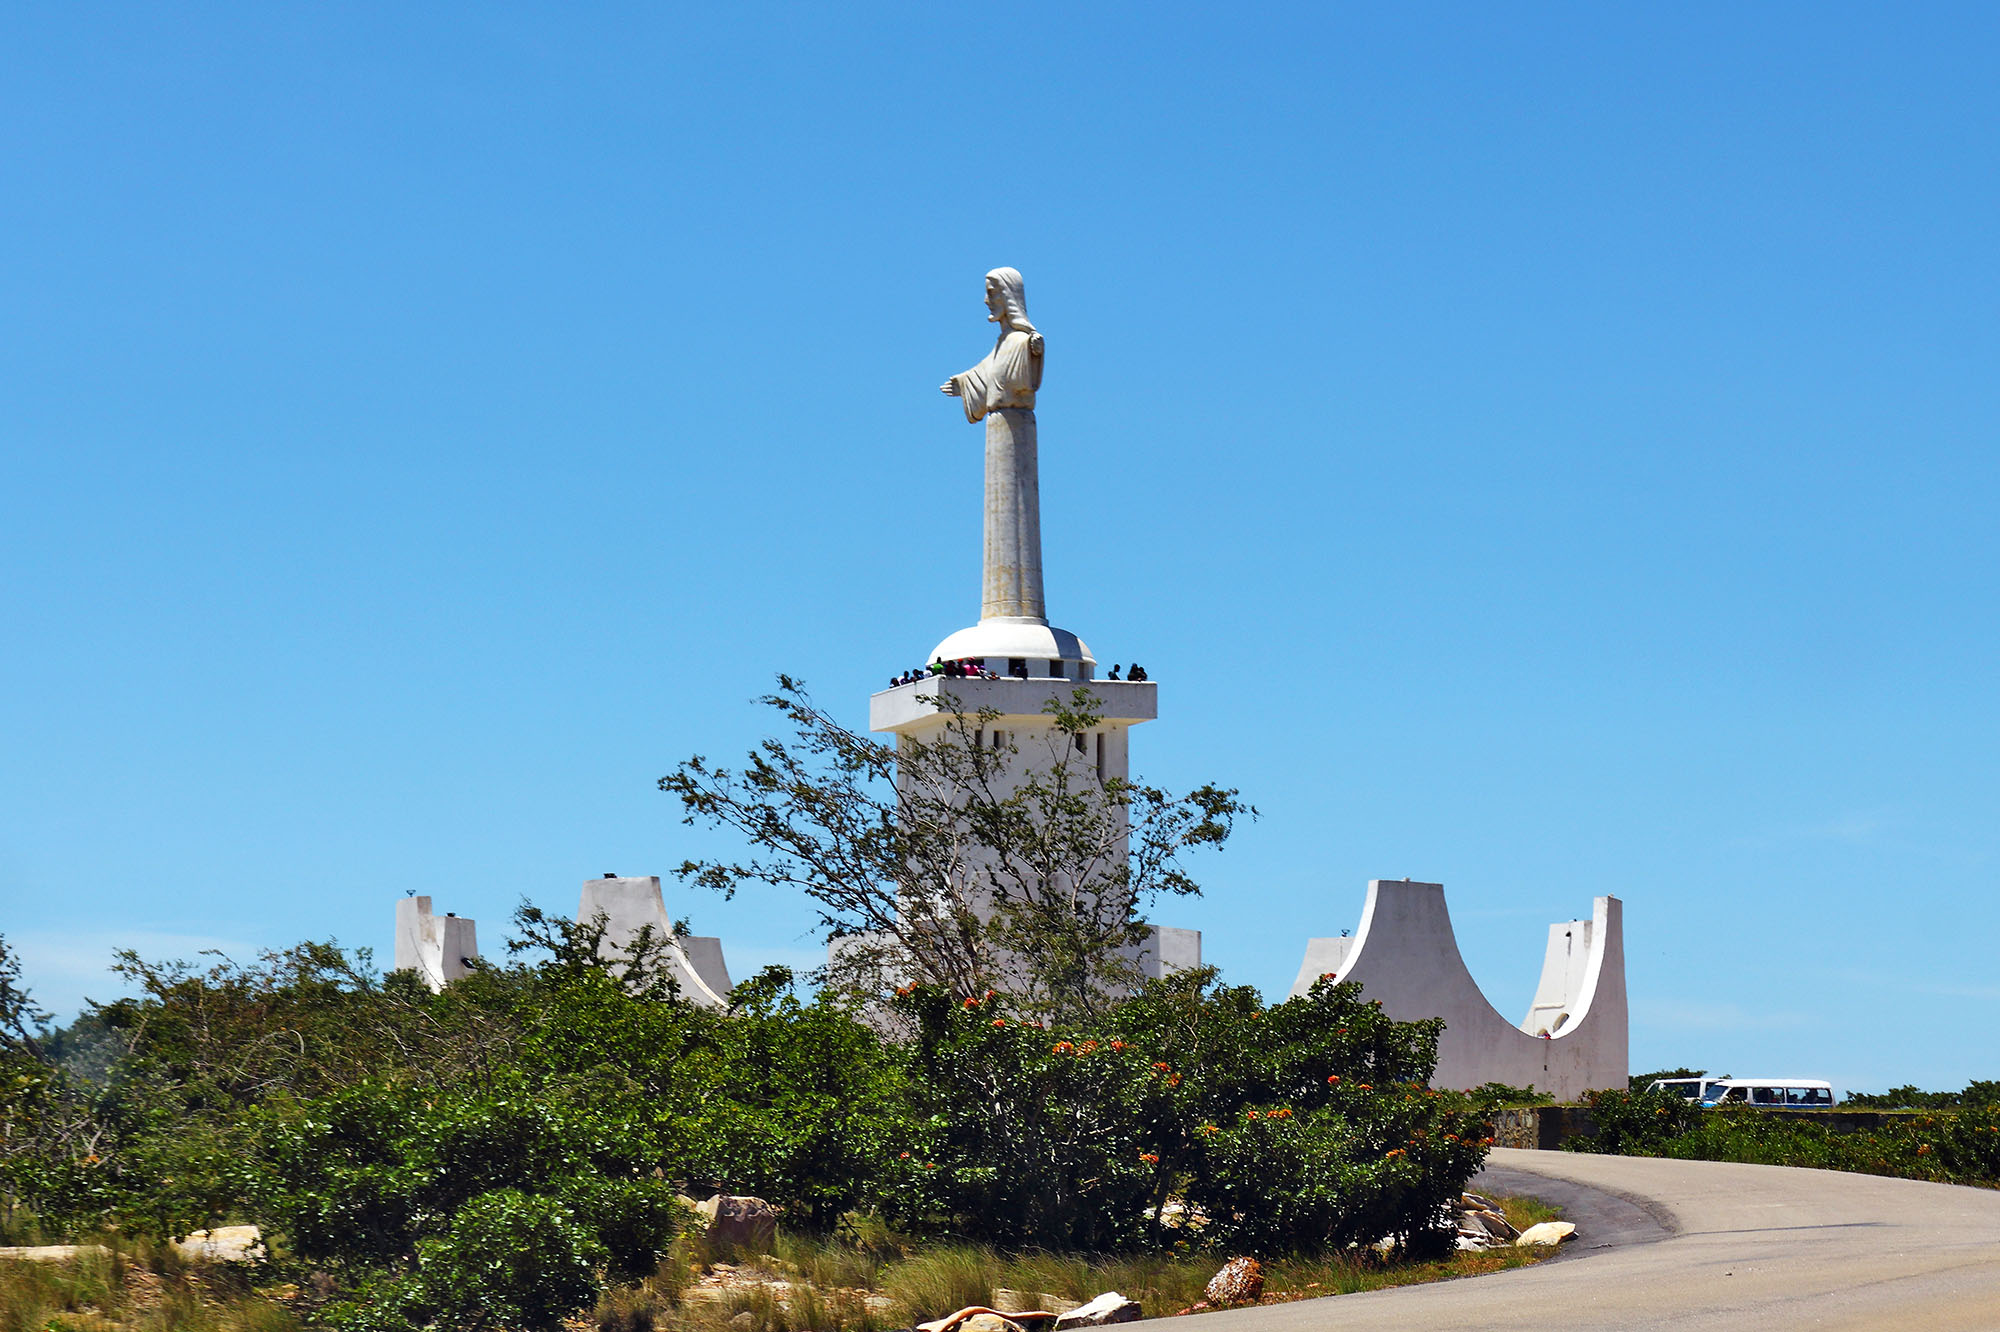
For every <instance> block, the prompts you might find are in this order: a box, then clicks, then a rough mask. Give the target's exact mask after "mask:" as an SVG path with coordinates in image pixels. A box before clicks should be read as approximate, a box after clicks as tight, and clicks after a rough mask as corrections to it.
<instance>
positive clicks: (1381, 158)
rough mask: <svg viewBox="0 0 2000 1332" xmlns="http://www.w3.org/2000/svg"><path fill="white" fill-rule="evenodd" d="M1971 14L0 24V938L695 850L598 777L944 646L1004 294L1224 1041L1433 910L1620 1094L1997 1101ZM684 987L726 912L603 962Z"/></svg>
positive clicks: (443, 901) (1977, 72) (517, 881)
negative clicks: (1413, 890)
mask: <svg viewBox="0 0 2000 1332" xmlns="http://www.w3.org/2000/svg"><path fill="white" fill-rule="evenodd" d="M1996 38H2000V19H1996V16H1995V14H1994V11H1992V10H1991V9H1990V8H1988V7H1983V6H1957V7H1954V6H1947V5H1939V6H1925V7H1922V8H1921V10H1912V9H1911V8H1909V7H1900V8H1898V9H1895V10H1888V9H1880V8H1873V9H1870V8H1862V7H1855V6H1839V5H1818V4H1815V5H1773V6H1757V7H1747V8H1746V7H1743V6H1734V5H1712V6H1691V7H1681V8H1679V9H1677V10H1675V11H1672V12H1668V11H1646V10H1641V9H1638V8H1635V7H1630V6H1619V7H1608V6H1591V5H1572V6H1562V5H1551V6H1537V7H1533V8H1529V9H1522V10H1517V11H1515V12H1512V13H1501V12H1496V11H1495V10H1494V9H1493V8H1492V7H1485V6H1463V7H1459V6H1418V5H1409V6H1394V7H1387V6H1384V7H1380V8H1377V9H1371V10H1364V9H1359V8H1345V7H1327V6H1300V7H1292V8H1287V7H1266V8H1261V9H1244V8H1240V7H1239V8H1234V9H1230V8H1227V7H1225V8H1223V9H1218V8H1217V7H1214V6H1172V5H1149V6H1143V7H1139V6H1101V7H1090V9H1089V11H1088V13H1086V14H1084V15H1083V16H1082V17H1078V16H1076V15H1074V14H1066V13H1063V12H1061V11H1060V10H1059V9H1057V8H1055V7H1029V8H1028V9H1026V10H1025V11H1009V12H1007V13H1005V14H992V15H989V14H987V13H986V12H985V11H974V10H965V11H959V12H952V11H948V10H940V9H938V8H937V7H934V6H910V7H884V6H875V7H868V8H866V9H857V8H854V7H844V8H841V9H838V10H836V9H834V8H832V7H822V8H820V9H809V8H806V7H760V6H754V5H741V6H702V7H687V8H686V9H685V10H681V11H671V10H668V9H666V8H664V7H655V6H634V7H629V8H620V7H613V6H595V7H564V8H558V7H555V6H549V7H545V8H539V7H526V6H512V5H500V4H479V5H464V6H449V5H438V6H427V7H411V6H359V5H356V6H344V7H333V6H315V7H302V6H282V7H280V6H179V7H170V8H162V7H145V8H142V7H136V6H135V7H118V6H95V5H82V4H79V5H65V6H36V7H29V6H15V7H11V8H9V9H8V10H6V11H5V12H4V13H0V247H3V249H0V252H4V254H5V256H6V258H5V261H4V262H0V463H3V464H4V471H0V628H4V638H0V642H4V644H5V647H6V650H5V651H4V652H0V728H4V729H0V933H4V934H5V935H6V936H7V937H8V938H9V939H10V940H11V941H13V942H14V943H16V944H17V945H18V946H19V948H20V949H21V951H22V953H23V954H24V956H25V957H26V959H27V963H28V968H29V979H30V981H31V982H32V983H33V984H34V985H35V987H36V990H37V992H38V994H40V995H41V996H42V997H43V998H44V999H45V1000H46V1001H48V1002H49V1003H50V1005H51V1006H54V1007H57V1008H58V1009H61V1010H63V1011H65V1013H67V1012H71V1011H74V1009H75V1007H76V1005H77V1004H78V1003H79V1002H80V1001H81V998H82V996H83V995H85V994H90V995H93V996H98V997H103V996H105V995H108V994H109V993H111V992H112V985H111V982H110V981H109V979H108V978H107V977H106V976H105V974H104V970H103V968H104V965H105V963H106V961H107V960H108V958H109V954H110V950H111V949H112V948H114V947H117V946H121V945H127V944H129V945H133V946H137V947H139V948H141V949H142V951H147V952H151V953H155V954H160V953H166V954H173V953H180V954H186V953H189V952H191V951H192V950H195V949H198V948H202V947H208V946H215V947H222V948H225V949H229V950H234V951H236V952H238V953H248V952H250V951H254V950H255V949H256V948H258V947H264V946H278V945H283V944H287V943H290V942H293V941H296V940H298V939H300V938H303V937H326V936H334V937H337V938H338V939H340V940H341V941H342V942H344V943H348V944H367V945H372V946H374V947H375V948H376V949H377V951H378V954H386V952H387V950H388V945H389V934H390V929H389V927H390V922H391V919H392V908H393V904H394V902H395V900H396V899H397V898H399V897H401V896H402V895H403V894H404V893H405V892H406V891H411V890H414V891H418V892H423V893H428V894H431V895H432V896H433V897H434V899H435V900H436V902H437V905H438V907H439V909H441V910H442V909H452V910H456V911H458V912H459V913H460V914H463V915H471V916H474V917H477V918H478V920H479V922H480V927H481V938H482V942H483V943H484V945H485V946H486V948H487V949H488V950H489V951H493V950H496V949H497V948H498V946H499V944H500V942H501V940H502V938H503V937H504V933H505V919H506V917H507V915H508V913H509V912H510V911H511V910H512V908H513V906H514V904H515V903H516V902H517V901H519V900H520V899H521V898H522V897H523V896H527V897H531V898H533V899H534V900H536V901H537V902H539V903H542V904H545V905H550V906H556V907H573V904H574V902H575V899H576V892H577V886H578V884H579V883H580V881H581V880H582V879H584V878H585V877H588V876H591V875H595V874H600V873H603V872H605V871H607V870H615V871H618V872H620V873H626V874H644V873H662V874H665V873H667V872H668V871H669V869H670V867H671V866H672V865H673V864H675V863H678V861H679V860H681V859H682V858H683V856H685V855H687V854H689V853H691V852H694V851H697V850H700V849H702V848H704V847H707V846H712V845H714V842H713V841H712V840H709V839H705V838H704V837H703V836H701V835H700V834H698V833H696V832H694V831H692V830H689V829H686V828H683V827H682V826H680V825H679V823H678V822H677V819H676V817H675V815H674V811H673V809H672V808H671V807H670V806H669V804H668V802H667V799H666V797H664V796H662V795H660V794H659V793H658V792H657V791H655V790H654V787H653V783H654V780H655V779H656V778H657V777H658V776H659V775H660V774H662V773H664V772H666V771H668V770H669V769H670V768H671V767H672V766H673V764H674V763H675V762H676V761H677V760H678V759H680V758H682V757H684V756H686V755H688V754H691V753H697V752H699V753H704V754H708V755H711V756H715V757H725V756H731V755H735V754H738V753H740V752H741V751H742V750H743V749H744V748H746V747H747V746H748V745H749V744H750V743H752V742H753V741H754V740H755V739H756V738H757V737H759V736H760V735H761V734H762V733H763V729H764V726H765V723H764V720H763V718H762V717H761V716H760V715H759V712H758V710H757V709H756V708H755V707H754V706H753V705H752V703H751V702H750V699H751V697H752V696H753V695H754V694H756V693H758V692H759V691H760V690H762V689H763V688H765V687H767V685H768V684H769V682H770V678H771V676H772V674H773V673H774V672H776V671H778V670H785V671H788V672H790V673H793V674H795V675H799V676H803V677H804V678H805V679H806V680H807V681H808V682H809V683H810V684H811V686H812V688H813V690H814V692H815V694H816V695H817V696H818V697H819V698H821V699H822V700H823V701H825V702H827V703H828V704H830V705H832V706H833V707H834V708H835V709H836V710H838V711H840V712H841V713H842V715H844V716H846V717H848V718H850V719H851V720H852V721H853V722H854V723H855V724H857V725H860V724H864V723H865V718H866V697H867V694H868V693H869V692H870V691H871V690H872V689H874V688H877V687H879V686H880V684H881V683H882V682H883V681H884V680H885V679H886V678H887V677H888V676H889V675H890V674H891V673H893V672H894V671H895V670H897V669H900V668H901V667H903V666H905V665H907V664H908V663H910V662H912V661H914V660H917V659H919V658H920V657H921V656H922V655H923V654H924V653H925V652H926V651H927V650H928V649H929V647H930V646H931V645H932V644H934V643H935V642H936V641H937V640H938V639H940V638H942V637H943V636H944V635H945V634H946V633H947V632H949V631H951V630H952V629H955V628H958V627H960V626H961V625H963V624H965V623H969V622H970V621H971V620H972V619H974V618H976V615H977V608H978V586H977V579H978V568H977V566H978V559H979V485H980V461H979V438H980V436H979V432H978V430H977V429H976V428H974V427H969V426H967V425H966V424H965V423H964V421H963V419H962V417H960V415H959V413H958V411H957V409H956V407H955V406H954V405H953V404H951V403H949V402H947V401H945V400H944V399H942V398H941V397H940V396H939V395H938V393H937V390H936V385H937V384H938V382H939V381H940V380H941V379H943V378H944V376H945V375H947V374H949V373H950V372H952V371H954V370H958V369H962V368H964V366H966V365H969V364H970V363H971V362H972V361H973V360H975V359H977V357H978V355H979V354H980V353H981V352H982V351H983V349H984V347H985V345H986V344H987V343H988V341H989V339H990V334H989V332H988V330H987V326H986V325H985V324H984V323H983V322H982V321H983V314H984V312H983V310H982V308H981V305H980V281H979V279H980V274H982V273H983V272H984V271H985V270H986V269H988V268H991V267H993V266H995V265H998V264H1011V265H1014V266H1015V267H1018V268H1020V269H1021V270H1022V271H1023V272H1024V273H1025V274H1026V275H1027V280H1028V295H1029V303H1030V309H1031V311H1032V313H1033V315H1034V318H1035V320H1036V322H1037V323H1038V325H1039V326H1040V327H1041V328H1042V330H1043V331H1044V332H1045V333H1046V334H1047V336H1048V345H1049V363H1050V368H1049V371H1048V378H1047V382H1046V384H1045V386H1044V391H1043V395H1042V402H1041V410H1040V416H1041V431H1042V455H1043V469H1044V470H1043V481H1042V485H1043V501H1044V513H1043V530H1044V533H1045V538H1046V544H1047V550H1046V564H1047V569H1048V591H1049V603H1050V608H1051V614H1052V616H1053V617H1054V618H1055V619H1056V621H1057V622H1058V623H1060V624H1063V625H1064V626H1066V627H1068V628H1071V629H1074V630H1075V631H1077V632H1079V633H1080V634H1082V635H1083V636H1084V637H1085V638H1086V639H1087V640H1088V641H1089V642H1090V643H1091V644H1092V646H1093V647H1094V648H1095V649H1096V651H1097V652H1098V654H1099V656H1100V657H1102V658H1103V659H1104V660H1105V661H1106V662H1107V663H1108V662H1110V661H1114V660H1116V661H1130V660H1131V659H1133V658H1134V657H1136V658H1138V659H1139V660H1141V661H1143V662H1144V663H1145V664H1146V665H1147V667H1148V668H1149V670H1150V671H1151V672H1152V674H1153V677H1154V678H1155V679H1156V680H1158V681H1159V682H1160V696H1161V718H1160V720H1159V721H1158V722H1156V723H1151V724H1149V725H1147V726H1146V727H1145V728H1144V729H1143V730H1142V731H1140V732H1139V733H1138V734H1137V735H1136V736H1135V742H1134V755H1135V766H1136V768H1137V769H1138V770H1139V771H1140V772H1141V773H1143V774H1144V775H1146V776H1148V777H1151V778H1153V779H1155V780H1158V781H1161V782H1164V783H1167V784H1170V785H1180V786H1186V785H1190V784H1193V783H1195V782H1198V781H1201V780H1208V779H1214V780H1220V781H1225V782H1228V783H1231V784H1234V785H1238V786H1240V787H1241V788H1242V789H1243V790H1244V792H1245V793H1246V795H1248V796H1249V797H1250V798H1251V799H1252V800H1254V801H1255V803H1257V804H1258V805H1259V806H1260V807H1261V808H1262V810H1263V813H1264V817H1263V819H1262V820H1261V821H1260V822H1258V823H1257V824H1255V825H1253V826H1251V827H1249V828H1246V829H1245V830H1244V831H1243V832H1242V833H1241V835H1240V836H1239V838H1238V839H1237V841H1236V843H1235V844H1233V845H1232V846H1231V847H1230V848H1229V849H1228V850H1227V851H1226V852H1225V853H1224V854H1222V855H1220V856H1216V857H1212V858H1210V859H1209V860H1207V861H1205V862H1203V863H1202V864H1201V865H1200V869H1201V870H1202V873H1203V877H1204V880H1205V882H1206V883H1207V885H1208V894H1207V896H1206V897H1205V898H1204V899H1203V900H1201V901H1198V902H1176V903H1172V904H1169V906H1168V907H1167V908H1166V909H1164V910H1162V911H1161V912H1159V913H1158V914H1159V916H1160V918H1162V919H1164V920H1166V921H1168V922H1169V923H1175V924H1185V925H1192V926H1198V927H1200V928H1201V929H1203V930H1204V931H1205V932H1206V933H1205V945H1206V950H1207V955H1208V957H1209V959H1210V960H1212V961H1214V962H1217V963H1219V964H1220V965H1221V966H1222V967H1223V968H1224V971H1225V974H1226V975H1227V976H1228V977H1229V978H1230V979H1232V980H1236V981H1240V982H1247V983H1251V984H1255V985H1257V986H1259V987H1260V988H1262V989H1264V990H1265V992H1266V993H1267V994H1273V993H1281V992H1282V991H1283V989H1284V988H1285V987H1286V986H1287V985H1288V984H1289V982H1290V980H1291V978H1292V975H1293V974H1294V972H1295V971H1296V969H1297V967H1298V964H1299V959H1300V954H1301V952H1302V949H1303V945H1304V941H1305V939H1306V937H1307V936H1308V935H1312V934H1333V933H1337V932H1338V931H1339V930H1340V929H1341V928H1343V927H1347V928H1351V927H1352V926H1353V925H1354V924H1355V923H1356V918H1357V916H1358V914H1359V911H1360V908H1361V903H1362V898H1363V893H1364V888H1365V884H1366V881H1367V880H1368V879H1369V878H1372V877H1385V878H1386V877H1395V878H1400V877H1403V876H1406V875H1407V876H1411V877H1414V878H1419V879H1432V880H1440V881H1442V882H1444V883H1445V884H1446V886H1447V890H1448V892H1449V896H1450V901H1451V905H1452V908H1453V912H1454V917H1455V919H1456V921H1457V923H1458V927H1459V933H1460V936H1461V941H1462V943H1463V945H1464V948H1465V952H1466V955H1467V959H1468V961H1469V963H1470V965H1471V967H1472V970H1473V974H1474V975H1475V976H1476V977H1477V978H1478V979H1479V980H1480V981H1481V982H1482V984H1483V985H1484V986H1485V987H1486V989H1487V991H1488V993H1489V995H1490V996H1491V997H1492V998H1493V999H1494V1000H1495V1002H1496V1003H1497V1004H1498V1005H1499V1006H1500V1007H1501V1008H1502V1009H1503V1011H1507V1012H1510V1013H1518V1012H1522V1011H1525V1009H1526V1007H1527V1003H1528V1000H1529V997H1530V994H1531V992H1532V990H1533V986H1534V980H1535V970H1536V968H1537V966H1538V964H1539V958H1540V949H1541V942H1542V939H1543V936H1544V932H1545V929H1546V925H1547V923H1548V922H1549V921H1552V920H1559V919H1566V918H1568V917H1570V916H1574V915H1587V914H1588V912H1589V907H1590V899H1591V897H1592V896H1593V895H1594V894H1598V893H1605V892H1610V893H1615V894H1617V895H1619V896H1621V897H1622V898H1623V899H1624V900H1625V902H1626V904H1627V907H1626V910H1627V917H1626V919H1627V929H1628V956H1629V966H1630V982H1631V989H1632V995H1633V1026H1632V1050H1633V1061H1634V1065H1635V1068H1647V1067H1653V1066H1655V1065H1659V1064H1675V1063H1682V1062H1690V1063H1693V1064H1695V1065H1697V1066H1702V1067H1707V1068H1710V1069H1712V1070H1715V1071H1733V1072H1736V1073H1738V1074H1756V1073H1787V1074H1806V1075H1819V1076H1827V1077H1830V1078H1832V1079H1834V1080H1835V1081H1836V1082H1837V1083H1839V1084H1841V1085H1843V1086H1849V1087H1880V1086H1884V1085H1887V1084H1890V1083H1895V1082H1903V1081H1916V1082H1919V1083H1922V1084H1926V1085H1935V1086H1958V1085H1962V1083H1963V1081H1964V1080H1965V1079H1967V1078H1969V1077H1974V1076H1978V1077H1993V1076H1996V1075H2000V1066H1996V1062H1995V1050H1996V1045H1995V1041H1994V1037H1993V1032H1994V1030H1995V1026H1996V1019H2000V976H1996V970H1995V967H1994V964H1993V948H1994V940H1995V939H1996V938H2000V906H1996V897H1997V896H2000V895H1996V892H1995V888H1996V882H1995V880H1996V864H2000V860H1996V855H2000V825H1997V824H1996V819H1995V807H1996V797H2000V773H1996V765H1995V755H1996V741H2000V703H1996V693H1995V660H1996V655H1997V654H2000V626H1996V616H1995V613H1994V612H1995V592H1994V584H1995V573H1996V569H1995V564H1996V561H1995V554H1996V543H1995V537H1994V515H1995V512H1996V498H2000V496H1997V495H1996V492H1997V491H2000V484H1996V483H2000V461H1996V449H1995V445H1996V439H1997V437H2000V431H1996V428H1995V427H1996V417H2000V413H1996V408H1995V400H1994V398H1995V395H1994V383H1995V377H1994V366H1995V361H1996V352H2000V336H1997V335H1996V332H1995V328H1996V320H1995V310H1996V308H2000V301H1996V296H2000V271H1996V258H1995V256H1996V247H1995V245H1994V236H1995V222H1996V214H2000V207H1996V206H1997V205H2000V179H1996V165H1995V164H1996V163H2000V142H1996V140H2000V79H1996V78H1995V76H1994V75H1995V58H1996V52H2000V41H1996ZM669 899H670V903H671V905H672V906H673V907H674V908H675V909H676V910H677V911H681V912H685V913H686V914H688V915H690V916H691V917H692V918H693V922H694V924H695V926H696V928H697V929H698V930H699V931H700V932H704V933H710V932H713V933H719V934H721V935H722V936H723V937H724V940H725V945H726V948H727V950H728V955H729V958H730V961H731V964H732V967H733V969H734V970H736V971H737V972H738V973H739V974H742V973H746V972H747V971H749V970H751V969H753V968H754V967H755V966H756V965H757V964H759V963H761V962H764V961H771V960H783V961H792V962H807V961H809V960H810V959H811V958H812V957H813V956H815V954H816V952H817V949H816V945H815V942H814V940H813V939H812V937H811V935H810V925H811V917H810V914H809V912H808V911H807V909H806V907H805V905H804V904H803V903H802V902H799V901H794V900H787V899H782V898H777V897H772V896H757V895H752V896H745V897H741V898H739V899H738V900H736V901H734V902H731V903H727V904H725V903H722V902H719V901H716V900H713V899H711V898H707V897H697V896H695V895H694V894H693V893H692V892H691V891H689V890H677V891H676V890H670V893H669Z"/></svg>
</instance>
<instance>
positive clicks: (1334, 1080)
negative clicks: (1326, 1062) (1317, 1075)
mask: <svg viewBox="0 0 2000 1332" xmlns="http://www.w3.org/2000/svg"><path fill="white" fill-rule="evenodd" d="M1339 1082H1340V1074H1338V1073H1329V1074H1327V1075H1326V1085H1327V1086H1329V1087H1332V1086H1337V1085H1338V1084H1339Z"/></svg>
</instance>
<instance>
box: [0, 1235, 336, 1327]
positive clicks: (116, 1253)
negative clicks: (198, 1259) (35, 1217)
mask: <svg viewBox="0 0 2000 1332" xmlns="http://www.w3.org/2000/svg"><path fill="white" fill-rule="evenodd" d="M298 1327H299V1321H298V1319H297V1318H296V1317H294V1316H293V1314H292V1313H291V1311H290V1310H288V1309H286V1308H285V1307H284V1306H283V1305H281V1304H279V1303H277V1302H276V1301H274V1300H271V1299H268V1298H266V1297H264V1296H262V1295H260V1294H258V1293H257V1292H256V1291H254V1290H252V1289H251V1288H250V1286H249V1278H248V1277H247V1276H246V1275H245V1274H244V1273H243V1272H242V1271H240V1270H237V1269H232V1268H227V1267H224V1266H221V1265H212V1264H208V1263H190V1262H188V1261H187V1260H185V1259H183V1258H182V1257H180V1255H179V1254H177V1253H175V1252H174V1250H172V1249H170V1248H163V1249H150V1248H132V1247H118V1246H116V1245H113V1246H112V1248H111V1250H110V1252H108V1253H103V1254H86V1255H84V1256H81V1257H79V1258H76V1259H74V1260H72V1261H70V1262H66V1263H31V1262H15V1261H5V1260H0V1332H297V1329H298Z"/></svg>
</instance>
